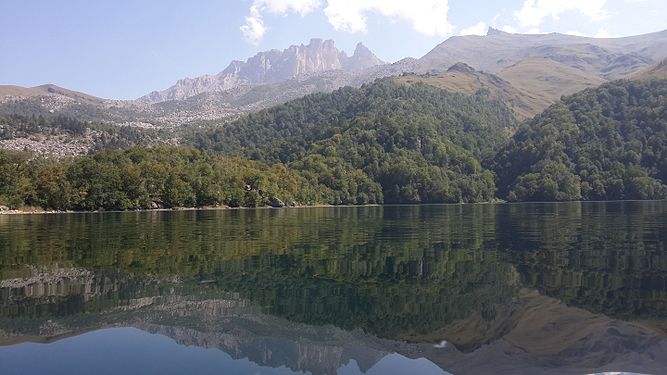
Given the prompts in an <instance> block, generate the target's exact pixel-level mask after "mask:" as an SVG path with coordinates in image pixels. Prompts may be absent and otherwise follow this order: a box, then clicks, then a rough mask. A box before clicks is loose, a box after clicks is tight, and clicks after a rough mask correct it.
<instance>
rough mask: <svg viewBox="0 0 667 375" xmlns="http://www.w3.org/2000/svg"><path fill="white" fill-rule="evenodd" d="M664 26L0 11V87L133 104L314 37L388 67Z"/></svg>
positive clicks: (424, 15)
mask: <svg viewBox="0 0 667 375" xmlns="http://www.w3.org/2000/svg"><path fill="white" fill-rule="evenodd" d="M666 15H667V0H496V1H486V0H217V1H213V0H209V1H205V0H188V1H173V0H159V1H158V0H154V1H151V0H144V1H142V0H114V1H105V0H96V1H91V0H57V1H56V0H1V1H0V51H1V55H0V84H16V85H21V86H35V85H39V84H43V83H55V84H57V85H60V86H63V87H66V88H70V89H74V90H78V91H83V92H86V93H90V94H93V95H97V96H101V97H106V98H118V99H133V98H136V97H139V96H141V95H143V94H146V93H148V92H150V91H152V90H156V89H164V88H167V87H168V86H170V85H172V84H173V83H174V82H175V81H176V80H177V79H179V78H184V77H195V76H198V75H202V74H207V73H217V72H219V71H221V70H222V69H224V68H225V67H226V66H227V64H228V63H229V62H230V61H231V60H233V59H238V60H245V59H246V58H247V57H250V56H252V55H254V54H255V53H256V52H259V51H263V50H268V49H274V48H275V49H284V48H287V47H288V46H289V45H291V44H301V43H308V41H309V40H310V38H314V37H318V38H326V39H334V40H335V41H336V44H337V46H338V47H339V48H342V49H344V50H346V51H347V52H348V53H349V52H351V51H352V50H353V49H354V45H355V44H356V43H357V42H359V41H361V42H363V43H364V44H365V45H366V46H368V47H369V48H370V49H371V50H372V51H374V52H375V53H376V54H377V55H378V56H379V57H380V58H381V59H383V60H385V61H390V62H393V61H396V60H399V59H401V58H403V57H407V56H412V57H420V56H422V55H424V54H425V53H426V52H428V51H429V50H430V49H432V48H433V47H434V46H435V45H437V44H438V43H440V42H442V41H444V40H445V39H446V38H448V37H449V36H452V35H461V34H485V33H486V29H487V28H488V26H493V27H496V28H499V29H503V30H505V31H510V32H521V33H527V32H530V33H538V32H552V31H557V32H561V33H572V34H580V35H587V36H602V37H604V36H611V37H614V36H627V35H635V34H642V33H648V32H653V31H659V30H663V29H667V17H666Z"/></svg>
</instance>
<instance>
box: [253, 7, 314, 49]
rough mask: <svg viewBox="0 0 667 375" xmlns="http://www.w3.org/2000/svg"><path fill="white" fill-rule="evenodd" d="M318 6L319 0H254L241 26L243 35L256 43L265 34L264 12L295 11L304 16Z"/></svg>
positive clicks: (281, 12)
mask: <svg viewBox="0 0 667 375" xmlns="http://www.w3.org/2000/svg"><path fill="white" fill-rule="evenodd" d="M319 6H320V0H254V1H253V3H252V5H251V6H250V14H249V15H248V16H247V17H246V18H245V23H244V24H243V26H241V32H242V33H243V36H245V38H246V39H247V40H248V41H250V42H251V43H258V42H259V41H260V40H262V38H263V37H264V34H266V31H267V27H266V26H265V25H264V18H263V14H264V13H272V14H281V15H285V14H288V13H297V14H300V15H301V16H304V15H306V14H308V13H310V12H312V11H313V10H315V9H317V8H318V7H319Z"/></svg>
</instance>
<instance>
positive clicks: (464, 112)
mask: <svg viewBox="0 0 667 375" xmlns="http://www.w3.org/2000/svg"><path fill="white" fill-rule="evenodd" d="M515 126H516V122H515V119H514V117H513V116H512V114H511V111H510V110H509V109H508V108H507V107H506V106H505V105H504V104H502V103H501V102H499V101H495V100H492V99H491V98H489V96H488V94H485V93H484V92H479V93H477V94H475V95H472V96H466V95H462V94H452V93H447V92H445V91H443V90H440V89H438V88H435V87H431V86H427V85H423V84H415V85H403V84H399V83H396V82H394V81H393V80H390V79H383V80H378V81H376V82H375V83H373V84H368V85H364V86H362V87H361V88H360V89H353V88H349V87H348V88H343V89H340V90H337V91H335V92H333V93H331V94H315V95H309V96H306V97H304V98H302V99H298V100H294V101H291V102H288V103H286V104H284V105H280V106H277V107H274V108H271V109H268V110H264V111H260V112H258V113H254V114H251V115H248V116H247V117H244V118H243V119H240V120H238V121H236V122H235V123H233V124H231V125H228V126H226V127H224V128H222V129H219V130H216V131H215V132H213V133H210V134H205V135H203V136H200V137H198V138H197V139H196V140H195V144H196V146H197V147H200V148H204V149H214V150H216V151H220V152H222V153H224V154H227V155H240V156H245V157H248V158H251V159H257V160H261V161H265V162H283V163H287V164H288V165H289V166H290V167H291V168H294V169H298V170H301V171H303V172H304V173H306V174H307V175H310V176H311V178H312V179H315V180H317V182H318V183H319V184H323V185H325V186H327V187H329V188H332V189H334V190H337V191H342V194H341V196H340V197H339V198H338V199H336V200H335V202H334V203H364V202H366V201H368V200H369V199H368V197H367V196H366V195H367V194H368V193H367V192H365V191H362V190H361V189H357V188H356V187H355V186H356V185H357V183H356V182H354V181H350V179H351V178H353V177H354V176H356V178H357V179H360V180H363V181H365V182H367V183H368V182H370V183H371V185H375V186H378V185H379V186H380V187H381V191H382V193H383V196H382V197H372V199H370V200H371V201H384V202H386V203H425V202H478V201H488V200H491V199H493V197H494V194H495V184H494V181H493V175H492V173H491V172H490V171H488V170H485V169H484V168H483V167H482V161H484V160H486V159H490V158H492V157H493V156H494V155H495V154H496V152H497V151H498V150H500V149H501V148H502V147H504V146H505V144H506V143H507V142H508V141H509V135H510V134H511V132H512V130H513V129H514V128H515ZM367 190H368V189H367ZM370 190H372V189H370Z"/></svg>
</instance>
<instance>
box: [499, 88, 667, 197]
mask: <svg viewBox="0 0 667 375" xmlns="http://www.w3.org/2000/svg"><path fill="white" fill-rule="evenodd" d="M493 169H494V171H495V172H496V174H497V176H498V180H497V181H498V187H499V196H500V197H503V198H507V199H508V200H511V201H568V200H618V199H664V198H667V186H666V185H665V184H667V81H646V82H638V81H637V82H635V81H619V82H614V83H609V84H605V85H603V86H601V87H599V88H596V89H587V90H585V91H583V92H580V93H578V94H575V95H573V96H570V97H567V98H564V99H563V100H561V102H560V103H557V104H555V105H553V106H552V107H550V108H549V109H547V110H546V111H545V112H543V113H542V114H540V115H538V116H537V117H535V118H534V119H533V120H532V121H530V122H528V123H527V124H525V125H524V126H522V127H521V128H520V129H519V130H518V132H517V133H516V134H515V135H514V137H513V139H512V141H511V142H510V143H509V144H508V145H507V146H506V147H505V148H504V149H503V150H502V151H501V152H500V153H499V154H498V156H497V157H496V158H495V163H494V166H493Z"/></svg>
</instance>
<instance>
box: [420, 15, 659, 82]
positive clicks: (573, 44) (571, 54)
mask: <svg viewBox="0 0 667 375" xmlns="http://www.w3.org/2000/svg"><path fill="white" fill-rule="evenodd" d="M535 58H537V59H547V60H551V61H554V62H558V63H561V64H565V65H567V66H570V67H573V68H575V69H578V70H580V71H582V72H585V73H588V74H593V75H597V76H599V77H600V78H603V79H605V80H613V79H618V78H623V77H625V76H627V75H629V74H631V73H632V72H636V71H638V70H641V69H642V68H643V67H646V66H649V65H652V64H654V63H656V62H657V61H660V60H662V59H664V58H667V30H665V31H661V32H657V33H652V34H645V35H639V36H631V37H625V38H606V39H601V38H587V37H580V36H574V35H564V34H558V33H551V34H536V35H530V34H510V33H506V32H502V31H499V30H496V29H493V28H490V29H489V32H488V33H487V35H486V36H473V35H470V36H455V37H451V38H449V39H447V40H446V41H445V42H443V43H441V44H440V45H438V46H437V47H435V48H434V49H433V50H431V51H430V52H429V53H428V54H426V55H425V56H424V57H422V58H421V59H420V60H419V68H420V70H423V71H426V70H428V69H436V70H444V69H447V68H448V67H450V66H452V65H454V64H455V63H457V62H464V63H466V64H468V65H470V66H472V67H474V68H475V69H478V70H484V71H487V72H491V73H501V72H502V71H503V70H504V69H506V68H508V67H510V66H513V65H515V64H516V63H518V62H520V61H523V60H526V59H535Z"/></svg>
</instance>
